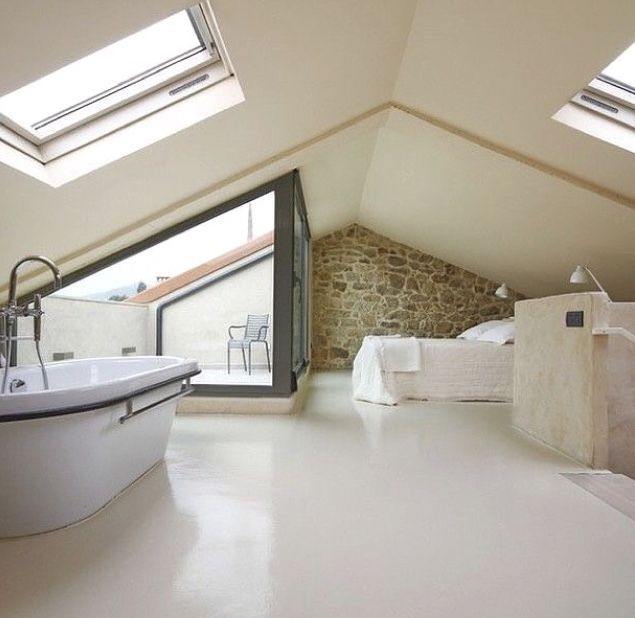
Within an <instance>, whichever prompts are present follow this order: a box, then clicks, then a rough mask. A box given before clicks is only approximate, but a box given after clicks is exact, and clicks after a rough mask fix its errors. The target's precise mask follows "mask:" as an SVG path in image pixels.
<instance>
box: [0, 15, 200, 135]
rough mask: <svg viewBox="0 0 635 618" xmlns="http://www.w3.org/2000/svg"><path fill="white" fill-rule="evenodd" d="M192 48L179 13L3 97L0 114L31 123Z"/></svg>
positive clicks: (188, 26)
mask: <svg viewBox="0 0 635 618" xmlns="http://www.w3.org/2000/svg"><path fill="white" fill-rule="evenodd" d="M197 48H198V49H203V48H202V46H201V43H200V41H199V38H198V35H197V33H196V31H195V30H194V27H193V26H192V23H191V21H190V18H189V16H188V14H187V11H181V12H180V13H177V14H176V15H172V16H170V17H168V18H166V19H163V20H161V21H159V22H157V23H155V24H153V25H152V26H149V27H148V28H145V29H143V30H141V31H139V32H137V33H135V34H133V35H131V36H128V37H126V38H124V39H121V40H120V41H117V42H116V43H113V44H112V45H109V46H107V47H104V48H103V49H100V50H99V51H96V52H94V53H92V54H90V55H89V56H86V57H84V58H82V59H80V60H77V61H76V62H73V63H71V64H69V65H67V66H65V67H63V68H61V69H59V70H57V71H55V72H53V73H50V74H49V75H46V76H45V77H42V78H41V79H38V80H37V81H34V82H32V83H30V84H28V85H27V86H24V87H23V88H20V89H19V90H16V91H14V92H12V93H10V94H8V95H5V96H4V97H2V98H0V112H2V113H4V114H5V115H6V116H8V117H9V118H11V119H12V120H13V121H14V122H16V123H18V124H19V125H21V126H23V127H32V126H33V125H35V124H37V123H38V122H39V121H41V120H43V119H45V118H48V117H49V116H52V115H54V114H57V113H59V112H61V111H62V110H65V109H67V108H69V107H72V106H74V105H76V104H78V103H81V102H82V101H85V100H87V99H90V98H92V97H94V96H96V95H98V94H100V93H102V92H104V91H107V90H109V89H110V88H113V87H116V86H118V85H120V84H122V83H123V82H126V81H128V80H130V79H132V78H134V77H136V76H138V75H140V74H142V73H145V72H146V71H148V70H151V69H153V68H154V67H157V66H159V65H161V64H163V63H165V62H168V61H169V60H172V59H174V58H176V57H177V56H180V55H181V54H183V53H185V52H188V51H190V50H194V49H197Z"/></svg>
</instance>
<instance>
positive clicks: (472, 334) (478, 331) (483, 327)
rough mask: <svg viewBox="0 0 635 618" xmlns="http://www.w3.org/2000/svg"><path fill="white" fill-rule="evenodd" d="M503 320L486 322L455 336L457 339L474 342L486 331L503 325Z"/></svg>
mask: <svg viewBox="0 0 635 618" xmlns="http://www.w3.org/2000/svg"><path fill="white" fill-rule="evenodd" d="M504 323H505V322H504V321H503V320H489V321H487V322H483V323H482V324H477V325H476V326H472V328H468V329H467V330H465V331H463V332H462V333H461V334H460V335H458V336H457V339H467V340H468V341H476V340H477V339H478V338H479V337H480V336H481V335H482V334H483V333H486V332H487V331H488V330H490V329H492V328H494V327H495V326H500V325H501V324H504Z"/></svg>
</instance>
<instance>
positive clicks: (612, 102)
mask: <svg viewBox="0 0 635 618" xmlns="http://www.w3.org/2000/svg"><path fill="white" fill-rule="evenodd" d="M571 101H572V102H573V103H575V104H577V105H579V106H580V107H584V108H585V109H588V110H591V111H592V112H595V113H596V114H600V115H602V116H605V117H607V118H610V119H611V120H613V121H615V122H619V123H620V124H623V125H626V126H627V127H630V128H632V129H635V87H633V86H630V85H629V84H623V83H622V82H618V81H616V80H613V79H611V78H610V77H607V76H605V75H602V74H600V75H598V76H597V77H596V78H594V79H592V80H591V83H590V84H589V85H588V86H587V87H586V88H585V89H584V90H581V91H580V92H578V93H577V94H575V95H574V96H573V98H572V99H571Z"/></svg>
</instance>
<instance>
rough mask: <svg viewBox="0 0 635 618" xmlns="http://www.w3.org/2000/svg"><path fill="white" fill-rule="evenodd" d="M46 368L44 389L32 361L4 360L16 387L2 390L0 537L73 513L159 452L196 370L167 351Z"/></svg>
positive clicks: (121, 485)
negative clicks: (15, 363) (15, 364)
mask: <svg viewBox="0 0 635 618" xmlns="http://www.w3.org/2000/svg"><path fill="white" fill-rule="evenodd" d="M46 368H47V372H48V378H49V390H43V382H42V375H41V372H40V367H39V365H33V366H25V367H15V368H12V369H11V370H10V374H9V381H13V380H22V381H23V382H24V385H20V384H19V383H16V382H14V388H15V389H16V390H17V388H20V387H21V388H22V389H23V390H21V391H20V392H12V393H7V394H5V395H0V538H3V537H14V536H22V535H27V534H35V533H38V532H45V531H47V530H54V529H56V528H61V527H63V526H67V525H69V524H72V523H74V522H77V521H80V520H82V519H84V518H86V517H88V516H90V515H92V514H93V513H95V512H96V511H98V510H99V509H100V508H101V507H103V506H104V505H105V504H107V503H108V502H109V501H110V500H112V498H114V497H115V496H116V495H117V494H118V493H120V492H121V491H123V490H124V489H125V488H126V487H128V485H130V484H131V483H132V482H133V481H134V480H136V479H137V478H139V477H140V476H141V475H142V474H143V473H144V472H146V471H147V470H149V469H150V468H151V467H152V466H153V465H154V464H155V463H157V462H158V461H160V460H161V459H163V456H164V455H165V450H166V446H167V441H168V436H169V434H170V429H171V426H172V421H173V419H174V413H175V411H176V402H177V399H178V398H179V397H182V396H183V395H185V394H187V393H188V392H189V391H190V390H191V388H190V387H189V378H190V377H192V376H194V375H196V374H197V373H199V369H198V365H197V363H196V361H192V360H185V359H182V358H176V357H171V356H145V357H144V356H141V357H139V356H137V357H128V358H100V359H86V360H71V361H62V362H57V363H49V364H47V365H46ZM184 380H186V383H185V384H183V381H184ZM24 389H26V390H24Z"/></svg>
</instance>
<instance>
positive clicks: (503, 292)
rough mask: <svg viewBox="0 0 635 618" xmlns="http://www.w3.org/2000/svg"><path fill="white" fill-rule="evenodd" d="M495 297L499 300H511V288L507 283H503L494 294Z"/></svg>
mask: <svg viewBox="0 0 635 618" xmlns="http://www.w3.org/2000/svg"><path fill="white" fill-rule="evenodd" d="M494 296H498V298H509V288H508V287H507V284H506V283H502V284H501V285H500V286H499V287H498V288H497V290H496V292H494Z"/></svg>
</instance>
